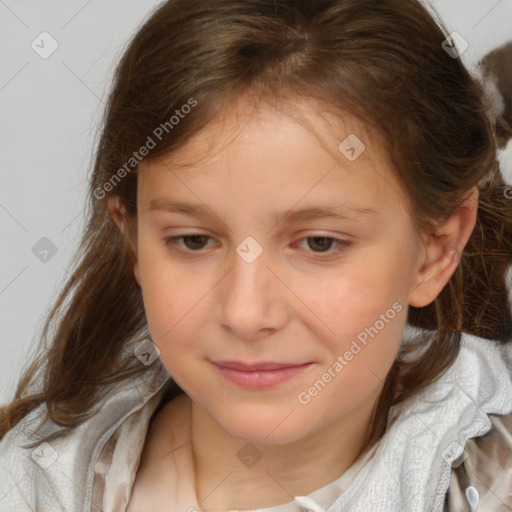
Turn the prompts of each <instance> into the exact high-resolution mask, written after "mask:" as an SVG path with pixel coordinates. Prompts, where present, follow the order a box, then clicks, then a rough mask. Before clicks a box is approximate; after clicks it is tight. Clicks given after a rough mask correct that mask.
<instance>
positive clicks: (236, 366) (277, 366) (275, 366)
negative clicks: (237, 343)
mask: <svg viewBox="0 0 512 512" xmlns="http://www.w3.org/2000/svg"><path fill="white" fill-rule="evenodd" d="M212 362H213V364H216V365H217V366H221V367H223V368H230V369H232V370H240V371H243V372H258V371H260V372H261V371H268V370H282V369H283V368H296V367H298V366H304V365H305V364H309V363H270V362H265V363H258V364H245V363H240V362H238V361H212Z"/></svg>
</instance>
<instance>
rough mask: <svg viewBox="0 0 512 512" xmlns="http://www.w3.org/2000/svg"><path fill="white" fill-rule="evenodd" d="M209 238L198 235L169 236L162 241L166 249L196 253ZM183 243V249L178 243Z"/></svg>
mask: <svg viewBox="0 0 512 512" xmlns="http://www.w3.org/2000/svg"><path fill="white" fill-rule="evenodd" d="M209 238H210V237H209V236H207V235H201V234H199V233H195V234H191V235H182V236H171V237H167V238H165V239H164V243H165V245H166V246H167V247H169V248H171V249H173V250H177V251H181V252H187V251H188V252H197V251H199V250H200V249H202V248H203V247H204V245H205V243H206V242H207V241H208V239H209ZM180 241H183V244H184V246H185V248H183V247H182V246H180V244H179V243H178V242H180Z"/></svg>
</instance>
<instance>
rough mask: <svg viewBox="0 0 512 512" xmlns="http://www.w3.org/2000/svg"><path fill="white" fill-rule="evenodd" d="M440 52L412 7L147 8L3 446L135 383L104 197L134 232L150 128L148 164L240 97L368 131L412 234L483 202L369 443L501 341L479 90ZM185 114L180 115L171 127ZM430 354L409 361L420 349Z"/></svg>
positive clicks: (500, 288)
mask: <svg viewBox="0 0 512 512" xmlns="http://www.w3.org/2000/svg"><path fill="white" fill-rule="evenodd" d="M446 37H447V31H446V30H445V29H444V28H443V26H442V24H441V22H440V21H439V20H436V19H435V18H434V17H433V16H432V14H431V13H430V12H429V11H427V9H426V8H425V7H424V6H423V5H422V4H421V3H420V2H418V1H416V0H383V1H381V2H375V1H373V0H243V1H242V0H214V1H210V2H205V1H204V0H169V1H166V2H164V3H162V4H161V5H160V6H158V8H156V9H155V10H154V11H153V12H152V13H151V14H150V16H148V18H147V19H146V20H145V22H144V23H143V24H142V26H141V27H140V29H139V30H138V32H137V33H136V35H135V36H134V37H133V39H132V40H131V41H130V42H129V44H128V45H127V48H126V49H125V51H124V54H123V56H122V58H121V60H120V62H119V64H118V66H117V68H116V70H115V74H114V83H113V87H112V90H111V93H110V96H109V99H108V102H107V105H106V109H105V113H104V120H103V125H102V129H101V133H100V136H99V139H98V143H97V147H96V153H95V159H94V168H93V169H92V173H91V178H90V185H89V193H88V202H87V219H88V222H87V225H86V227H85V230H84V233H83V237H82V240H81V244H80V247H79V250H78V252H77V254H76V256H75V259H74V266H73V272H72V275H71V277H70V278H69V280H68V281H67V283H66V284H65V286H64V288H63V290H62V292H61V293H60V296H59V297H58V299H57V300H56V302H55V304H54V306H53V308H52V309H51V312H50V313H49V316H48V319H47V321H46V323H45V325H44V329H43V332H42V335H41V343H40V347H41V350H40V352H39V354H38V356H37V357H36V358H35V359H34V360H33V361H32V362H31V364H30V365H29V366H28V367H27V368H26V369H25V371H24V374H23V376H22V378H21V380H20V382H19V385H18V388H17V391H16V393H15V396H14V399H13V401H12V402H11V403H10V404H9V405H8V406H6V407H4V408H3V411H2V415H1V420H0V437H1V436H3V435H4V434H5V433H6V432H7V431H8V430H9V429H11V428H12V427H13V426H14V425H16V424H17V423H18V422H19V421H20V420H21V419H22V418H23V417H24V416H25V415H27V414H28V413H29V412H30V411H32V410H33V409H35V408H36V407H38V406H39V405H40V404H46V407H47V414H48V416H49V417H50V418H51V419H52V420H53V421H55V422H56V423H57V424H59V425H61V426H62V427H63V429H64V430H66V429H68V430H69V429H71V428H72V427H74V426H76V425H78V424H79V423H81V422H83V421H84V420H85V419H86V418H88V417H89V416H90V415H92V414H94V406H95V404H97V403H98V402H99V401H100V400H101V399H102V397H104V396H105V395H106V393H107V392H108V390H109V389H110V387H111V386H112V385H114V384H117V383H121V382H122V381H123V380H124V379H129V378H132V377H133V376H134V375H136V374H138V373H140V372H144V371H146V370H147V369H148V368H147V367H146V366H144V365H142V364H141V363H140V362H139V361H138V359H137V358H135V357H133V352H132V350H131V347H132V346H133V343H134V342H135V341H136V340H138V339H142V338H144V337H147V336H148V332H147V323H146V319H145V313H144V307H143V302H142V294H141V290H140V288H139V286H138V284H137V282H136V281H135V278H134V276H133V261H134V260H133V258H134V252H133V245H132V244H133V240H134V238H135V237H136V226H134V227H133V230H128V232H127V233H120V231H119V229H118V228H117V226H116V225H115V223H114V222H113V220H112V218H111V216H110V214H109V211H108V208H107V200H108V199H109V197H113V196H117V197H118V198H119V201H120V202H121V204H122V205H123V206H124V207H125V209H126V212H127V214H128V215H129V217H130V218H132V219H136V211H137V204H136V191H137V165H136V162H134V160H131V159H134V158H135V157H134V152H136V151H137V150H138V149H139V148H141V147H142V146H144V145H146V144H147V142H148V137H149V136H151V134H154V130H155V128H156V127H159V126H160V127H161V126H166V127H167V129H165V130H164V129H162V130H161V132H162V133H160V132H158V133H159V134H160V138H159V140H158V147H156V148H155V149H152V150H151V151H150V153H149V155H147V156H146V157H145V158H148V159H150V158H155V157H157V156H162V155H168V154H171V153H172V152H173V151H174V150H177V149H179V148H180V147H181V146H183V145H184V144H185V143H186V142H187V140H189V139H190V138H192V137H194V135H195V134H197V133H198V132H199V131H200V130H201V129H203V128H204V127H206V126H207V125H208V124H209V123H210V122H211V121H213V120H214V119H216V118H217V117H218V116H219V115H220V114H221V113H222V112H223V111H225V110H226V108H227V107H228V106H229V105H230V104H232V102H233V101H234V100H235V99H236V98H240V97H242V96H243V95H245V94H249V93H250V94H251V95H252V96H253V97H255V98H260V99H264V100H265V101H266V102H272V103H273V104H274V105H275V106H276V108H279V100H280V99H282V98H283V97H285V96H287V97H290V96H291V97H293V96H296V97H300V98H305V99H315V100H318V101H321V102H323V103H324V104H325V105H328V107H329V111H330V112H332V113H334V114H335V115H338V116H339V118H340V120H342V119H343V117H344V116H346V115H347V114H348V115H351V116H353V117H354V118H356V119H358V120H360V121H361V122H362V123H363V125H364V126H367V127H369V128H371V129H372V130H375V131H376V132H378V133H379V134H380V135H381V136H382V137H383V139H384V140H385V141H386V145H385V148H386V150H387V151H388V153H389V157H390V160H391V162H392V163H393V172H394V173H395V174H396V178H397V180H398V182H399V183H400V184H401V186H402V188H403V190H404V191H405V192H406V196H407V200H408V205H409V210H410V214H411V218H412V220H413V222H414V225H415V226H416V228H417V230H418V232H429V231H430V230H432V229H433V227H434V226H435V223H436V222H438V221H441V220H443V219H445V218H447V217H448V216H449V215H450V214H451V213H452V212H453V211H454V209H455V208H457V206H458V205H459V204H460V203H461V201H462V199H463V197H464V194H465V193H466V192H467V191H468V190H469V189H470V188H471V187H473V186H474V185H478V187H479V191H480V194H479V205H478V216H477V222H476V226H475V229H474V231H473V233H472V235H471V237H470V239H469V241H468V243H467V245H466V247H465V248H464V251H463V253H462V255H461V259H460V263H459V265H458V268H457V269H456V271H455V272H454V274H453V275H452V277H451V279H450V280H449V282H448V283H447V285H446V286H445V287H444V288H443V290H442V291H441V293H440V294H439V295H438V297H437V298H436V299H435V301H434V302H433V303H431V304H430V305H428V306H426V307H423V308H415V307H410V308H409V311H408V318H407V320H408V323H409V324H410V325H412V326H416V327H421V328H423V329H425V331H424V334H423V335H422V337H421V339H419V340H417V342H416V343H415V344H414V343H413V344H410V345H409V344H407V345H405V346H404V349H403V350H404V353H400V354H399V357H398V358H397V360H396V361H395V362H394V364H393V366H392V367H391V369H390V371H389V373H388V376H387V378H386V383H385V386H384V388H383V390H382V392H381V395H380V397H379V400H378V403H377V405H376V408H375V411H374V416H373V420H372V425H371V429H370V433H369V436H368V445H367V446H369V445H370V444H371V443H372V441H375V440H377V439H379V438H380V437H381V436H382V434H383V433H384V431H385V429H386V421H387V416H388V412H389V408H390V407H391V406H392V405H394V404H398V403H400V402H402V401H404V400H405V399H407V398H409V397H411V396H412V395H414V394H415V393H417V392H418V391H419V390H420V389H422V388H423V387H425V386H426V385H428V384H430V383H432V382H434V381H435V380H436V379H437V378H438V377H439V376H440V375H441V374H442V373H443V372H445V371H446V370H447V369H448V368H449V367H450V365H451V364H452V363H453V362H454V360H455V358H456V357H457V354H458V351H459V348H460V340H461V333H462V332H466V333H471V334H474V335H477V336H480V337H484V338H488V339H492V340H495V341H496V342H497V343H504V342H506V341H508V340H510V339H511V336H512V318H511V307H510V303H509V302H508V297H507V284H506V282H505V275H506V271H507V269H508V267H509V266H510V264H511V262H512V200H510V199H507V197H506V194H505V183H504V182H503V179H502V177H501V174H500V172H499V167H498V162H497V159H496V149H497V147H496V135H495V131H494V129H495V127H494V126H493V123H492V122H491V121H490V120H489V118H488V117H487V115H486V112H487V109H488V107H489V106H488V104H487V103H486V98H485V95H484V93H483V88H482V85H481V84H480V83H479V82H478V81H477V80H475V79H474V78H473V77H472V76H471V74H470V73H469V72H468V70H467V69H466V67H465V66H464V65H463V63H462V62H461V59H460V58H453V57H452V56H451V55H449V54H448V53H447V51H445V49H444V48H443V46H442V43H443V41H444V40H445V39H446ZM191 99H192V100H193V101H195V102H196V104H195V105H194V106H193V108H190V109H188V110H189V112H188V113H187V115H186V116H183V118H181V119H180V120H179V123H176V124H175V125H174V126H172V127H171V126H169V120H170V119H171V116H173V115H177V114H178V113H177V109H181V108H182V106H184V105H187V104H188V105H192V103H191ZM180 111H181V110H180ZM180 117H181V116H180ZM499 122H500V126H504V125H506V121H505V120H504V119H501V118H500V120H499ZM165 123H167V125H165ZM508 129H509V128H508ZM155 138H156V137H153V139H155ZM127 162H128V163H130V165H128V166H127ZM130 167H131V168H130ZM123 169H124V171H123ZM108 184H110V185H108ZM427 345H428V350H426V351H424V353H423V354H422V355H421V356H420V357H419V358H416V359H414V360H412V361H411V360H408V358H407V357H406V356H407V353H408V352H410V351H411V350H413V349H415V346H416V348H417V347H418V346H427ZM153 364H158V360H157V362H156V363H153ZM167 391H168V393H167V395H166V396H167V399H170V398H172V397H174V396H177V395H178V394H179V393H182V392H183V391H182V390H181V389H180V388H179V387H178V386H177V385H176V384H175V383H174V382H173V381H172V379H171V381H170V382H169V386H168V390H167Z"/></svg>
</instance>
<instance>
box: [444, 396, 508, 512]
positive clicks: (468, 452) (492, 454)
mask: <svg viewBox="0 0 512 512" xmlns="http://www.w3.org/2000/svg"><path fill="white" fill-rule="evenodd" d="M511 400H512V397H511ZM489 419H490V420H491V421H492V428H491V430H490V431H489V432H488V433H487V434H486V435H484V436H482V437H477V438H474V439H469V440H468V441H467V443H466V446H465V448H464V454H463V457H462V458H461V460H460V465H458V467H454V470H453V471H452V475H451V481H450V490H449V492H448V493H447V494H446V501H445V505H444V512H468V511H469V512H475V511H476V510H478V511H481V512H510V510H512V414H508V415H506V416H496V415H493V414H491V415H489ZM468 488H469V490H468ZM468 498H469V499H468ZM471 498H473V500H474V504H473V506H471V505H472V504H471V503H470V501H471ZM477 507H478V508H477Z"/></svg>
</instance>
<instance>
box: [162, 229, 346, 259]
mask: <svg viewBox="0 0 512 512" xmlns="http://www.w3.org/2000/svg"><path fill="white" fill-rule="evenodd" d="M193 236H204V237H206V238H207V239H208V240H207V242H208V241H209V240H211V238H212V237H210V236H208V235H204V234H202V233H187V234H184V235H179V236H171V237H166V238H164V243H165V245H166V246H167V247H168V248H169V249H170V250H172V251H173V252H176V253H179V254H181V255H191V256H192V257H194V254H193V253H199V252H201V251H202V249H197V250H195V251H194V250H191V249H181V248H179V247H178V241H179V240H181V239H183V238H190V237H193ZM309 238H325V239H326V240H332V241H333V242H335V243H337V244H338V247H337V248H336V249H334V250H333V251H330V250H329V249H330V248H329V249H328V250H327V251H323V252H315V251H308V252H312V253H313V254H319V255H322V254H328V256H327V257H325V256H319V257H317V256H315V258H316V259H324V260H326V259H329V258H332V257H335V256H337V255H338V254H339V253H341V252H343V251H345V250H346V249H348V248H349V247H350V246H351V245H352V242H350V241H349V240H344V239H341V238H334V237H329V236H324V235H316V236H307V237H304V238H301V241H302V240H308V239H309Z"/></svg>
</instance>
